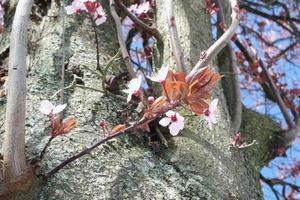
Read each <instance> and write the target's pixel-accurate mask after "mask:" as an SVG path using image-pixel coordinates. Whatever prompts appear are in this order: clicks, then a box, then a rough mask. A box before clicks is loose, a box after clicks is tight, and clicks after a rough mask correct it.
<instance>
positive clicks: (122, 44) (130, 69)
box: [109, 0, 136, 79]
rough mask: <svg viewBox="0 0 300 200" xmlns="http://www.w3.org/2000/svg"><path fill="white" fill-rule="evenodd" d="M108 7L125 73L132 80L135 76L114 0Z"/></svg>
mask: <svg viewBox="0 0 300 200" xmlns="http://www.w3.org/2000/svg"><path fill="white" fill-rule="evenodd" d="M109 6H110V12H111V15H112V17H113V19H114V21H115V24H116V28H117V36H118V41H119V45H120V49H121V53H122V56H123V59H124V62H125V65H126V68H127V71H128V73H129V76H130V78H131V79H132V78H134V77H136V75H135V72H134V69H133V66H132V63H131V60H130V56H129V53H128V51H127V48H126V43H125V40H124V37H123V34H122V30H121V26H122V24H121V20H120V17H119V15H118V14H117V11H116V8H115V6H116V4H115V1H114V0H109Z"/></svg>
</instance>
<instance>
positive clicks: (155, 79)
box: [147, 76, 159, 82]
mask: <svg viewBox="0 0 300 200" xmlns="http://www.w3.org/2000/svg"><path fill="white" fill-rule="evenodd" d="M147 78H149V79H150V80H151V81H153V82H159V79H158V78H157V77H156V76H147Z"/></svg>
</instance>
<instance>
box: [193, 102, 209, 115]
mask: <svg viewBox="0 0 300 200" xmlns="http://www.w3.org/2000/svg"><path fill="white" fill-rule="evenodd" d="M189 105H190V107H191V109H192V111H193V112H194V113H195V114H196V115H202V114H203V112H204V111H205V110H206V109H207V108H208V104H207V103H205V102H204V101H202V100H196V99H195V100H190V101H189Z"/></svg>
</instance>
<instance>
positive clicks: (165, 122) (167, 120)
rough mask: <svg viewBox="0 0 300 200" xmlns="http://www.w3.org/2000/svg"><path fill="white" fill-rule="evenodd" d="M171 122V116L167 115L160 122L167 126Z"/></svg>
mask: <svg viewBox="0 0 300 200" xmlns="http://www.w3.org/2000/svg"><path fill="white" fill-rule="evenodd" d="M170 122H171V118H169V117H165V118H162V119H161V120H160V121H159V124H160V125H162V126H165V127H166V126H168V125H169V124H170Z"/></svg>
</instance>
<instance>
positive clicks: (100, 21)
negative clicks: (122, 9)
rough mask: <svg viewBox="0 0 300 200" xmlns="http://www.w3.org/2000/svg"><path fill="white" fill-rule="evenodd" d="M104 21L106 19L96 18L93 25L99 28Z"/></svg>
mask: <svg viewBox="0 0 300 200" xmlns="http://www.w3.org/2000/svg"><path fill="white" fill-rule="evenodd" d="M105 21H106V18H104V17H100V18H97V19H96V21H95V24H96V25H97V26H99V25H100V24H103V23H104V22H105Z"/></svg>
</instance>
